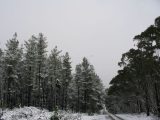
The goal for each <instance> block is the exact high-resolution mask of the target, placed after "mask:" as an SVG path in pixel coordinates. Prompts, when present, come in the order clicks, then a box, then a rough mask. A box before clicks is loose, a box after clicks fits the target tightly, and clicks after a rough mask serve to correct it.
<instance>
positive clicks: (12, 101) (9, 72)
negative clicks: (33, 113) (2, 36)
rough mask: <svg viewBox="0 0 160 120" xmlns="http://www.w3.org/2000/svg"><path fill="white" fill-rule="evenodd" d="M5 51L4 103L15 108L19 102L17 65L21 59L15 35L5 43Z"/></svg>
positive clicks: (20, 50)
mask: <svg viewBox="0 0 160 120" xmlns="http://www.w3.org/2000/svg"><path fill="white" fill-rule="evenodd" d="M6 47H7V48H6V50H5V55H4V60H5V86H4V88H5V91H6V94H5V101H6V105H7V107H9V108H12V107H13V106H16V104H17V102H18V101H19V99H18V97H19V93H20V91H19V88H20V84H19V83H20V82H21V81H20V74H19V71H20V70H19V68H18V67H19V63H20V62H21V59H22V49H20V48H19V42H18V40H17V34H16V33H15V34H14V36H13V38H12V39H11V40H9V41H7V44H6Z"/></svg>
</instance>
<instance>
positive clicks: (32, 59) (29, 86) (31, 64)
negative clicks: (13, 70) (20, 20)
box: [24, 36, 37, 106]
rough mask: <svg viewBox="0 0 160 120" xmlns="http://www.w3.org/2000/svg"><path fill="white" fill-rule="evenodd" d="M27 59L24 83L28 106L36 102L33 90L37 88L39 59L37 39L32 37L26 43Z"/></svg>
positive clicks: (25, 59)
mask: <svg viewBox="0 0 160 120" xmlns="http://www.w3.org/2000/svg"><path fill="white" fill-rule="evenodd" d="M25 48H26V53H25V58H24V68H25V71H24V76H25V77H24V82H25V87H24V89H25V90H24V91H26V92H25V93H26V95H25V99H26V100H27V101H26V102H27V103H26V104H27V106H30V105H31V102H32V101H33V100H34V101H36V100H35V99H34V96H33V90H34V89H35V87H36V83H35V82H36V81H35V80H36V58H37V38H36V37H35V36H32V37H31V39H29V40H28V41H26V42H25Z"/></svg>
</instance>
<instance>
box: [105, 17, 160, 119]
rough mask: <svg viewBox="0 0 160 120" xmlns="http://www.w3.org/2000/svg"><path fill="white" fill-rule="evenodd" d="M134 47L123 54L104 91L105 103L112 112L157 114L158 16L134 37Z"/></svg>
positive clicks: (159, 77)
mask: <svg viewBox="0 0 160 120" xmlns="http://www.w3.org/2000/svg"><path fill="white" fill-rule="evenodd" d="M134 41H135V47H134V48H131V49H130V50H129V51H128V52H126V53H124V54H122V58H121V61H120V62H119V63H118V65H119V66H120V67H121V68H122V69H120V70H119V71H118V73H117V75H116V76H115V77H114V78H113V79H112V80H111V82H110V87H109V89H107V90H106V92H107V96H106V105H107V107H108V108H109V110H110V111H112V112H115V113H121V112H122V113H124V112H125V113H141V112H146V114H147V115H148V116H149V115H150V113H154V114H157V115H159V116H160V17H157V18H156V19H155V24H154V25H151V26H149V27H148V28H147V29H146V30H145V31H143V32H142V33H140V34H139V35H136V36H135V37H134Z"/></svg>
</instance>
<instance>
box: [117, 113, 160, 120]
mask: <svg viewBox="0 0 160 120" xmlns="http://www.w3.org/2000/svg"><path fill="white" fill-rule="evenodd" d="M117 116H118V117H120V118H122V119H124V120H160V119H158V118H157V117H155V116H153V115H151V116H148V117H147V116H146V114H117Z"/></svg>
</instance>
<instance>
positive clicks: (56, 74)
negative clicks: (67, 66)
mask: <svg viewBox="0 0 160 120" xmlns="http://www.w3.org/2000/svg"><path fill="white" fill-rule="evenodd" d="M60 53H61V51H59V50H58V49H57V46H56V47H55V48H54V49H53V50H52V51H51V54H50V55H49V58H48V84H49V86H50V87H49V95H48V108H49V110H53V108H56V106H58V105H59V104H60V103H58V102H60V96H59V95H60V86H61V85H60V80H61V78H62V75H61V71H62V62H61V56H60Z"/></svg>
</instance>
